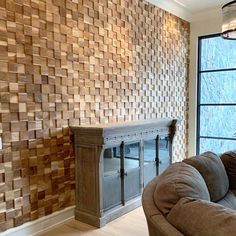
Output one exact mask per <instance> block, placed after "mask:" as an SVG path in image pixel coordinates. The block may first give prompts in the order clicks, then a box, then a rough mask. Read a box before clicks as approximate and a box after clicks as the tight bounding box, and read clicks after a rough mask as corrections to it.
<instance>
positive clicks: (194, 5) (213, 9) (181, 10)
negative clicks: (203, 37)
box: [147, 0, 231, 21]
mask: <svg viewBox="0 0 236 236" xmlns="http://www.w3.org/2000/svg"><path fill="white" fill-rule="evenodd" d="M147 1H148V2H151V3H153V4H154V5H156V6H159V7H160V8H163V9H165V10H167V11H169V12H171V13H173V14H175V15H177V16H179V17H181V18H183V19H185V20H188V21H199V20H202V19H203V18H204V19H208V18H216V17H221V7H222V6H223V5H224V4H226V3H228V2H230V1H231V0H147Z"/></svg>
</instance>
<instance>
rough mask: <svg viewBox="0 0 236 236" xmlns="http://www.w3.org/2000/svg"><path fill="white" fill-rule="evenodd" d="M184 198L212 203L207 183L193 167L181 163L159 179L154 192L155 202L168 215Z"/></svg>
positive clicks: (169, 169) (167, 170)
mask: <svg viewBox="0 0 236 236" xmlns="http://www.w3.org/2000/svg"><path fill="white" fill-rule="evenodd" d="M183 197H191V198H194V199H202V200H207V201H210V195H209V192H208V189H207V186H206V183H205V181H204V179H203V177H202V176H201V174H200V173H199V172H198V171H197V170H196V169H195V168H194V167H192V166H190V165H188V164H186V163H183V162H180V163H175V164H172V165H171V166H169V167H168V168H167V169H166V170H165V171H164V172H163V173H162V174H161V175H160V176H159V177H158V181H157V183H156V189H155V191H154V195H153V198H154V202H155V204H156V206H157V208H158V209H159V210H160V211H161V212H162V214H164V215H167V214H168V213H169V212H170V210H171V209H172V208H173V207H174V206H175V204H176V203H177V202H178V201H179V200H180V199H181V198H183Z"/></svg>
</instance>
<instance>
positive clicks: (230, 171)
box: [220, 150, 236, 189]
mask: <svg viewBox="0 0 236 236" xmlns="http://www.w3.org/2000/svg"><path fill="white" fill-rule="evenodd" d="M220 158H221V160H222V162H223V164H224V166H225V169H226V172H227V175H228V178H229V188H230V189H236V150H234V151H230V152H226V153H224V154H222V155H221V157H220Z"/></svg>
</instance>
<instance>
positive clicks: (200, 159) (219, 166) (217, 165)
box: [184, 152, 229, 202]
mask: <svg viewBox="0 0 236 236" xmlns="http://www.w3.org/2000/svg"><path fill="white" fill-rule="evenodd" d="M184 162H185V163H187V164H189V165H191V166H193V167H195V168H196V169H197V170H198V171H199V172H200V174H201V175H202V177H203V178H204V180H205V182H206V185H207V187H208V190H209V193H210V197H211V201H213V202H217V201H219V200H220V199H222V198H223V197H224V196H225V194H226V193H227V192H228V190H229V180H228V177H227V174H226V171H225V168H224V165H223V163H222V161H221V159H220V158H219V157H218V156H217V155H216V154H214V153H212V152H205V153H203V154H201V155H200V156H195V157H191V158H188V159H185V160H184Z"/></svg>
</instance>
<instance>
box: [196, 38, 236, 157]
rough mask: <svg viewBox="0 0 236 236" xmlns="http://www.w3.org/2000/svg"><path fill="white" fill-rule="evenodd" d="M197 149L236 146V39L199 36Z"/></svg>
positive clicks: (212, 149)
mask: <svg viewBox="0 0 236 236" xmlns="http://www.w3.org/2000/svg"><path fill="white" fill-rule="evenodd" d="M198 43H199V44H198V45H199V49H198V99H197V153H198V154H199V153H202V152H205V151H213V152H215V153H222V152H225V151H229V150H234V149H236V41H235V40H225V39H223V38H222V37H221V36H220V35H219V34H217V35H210V36H203V37H199V42H198Z"/></svg>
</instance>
